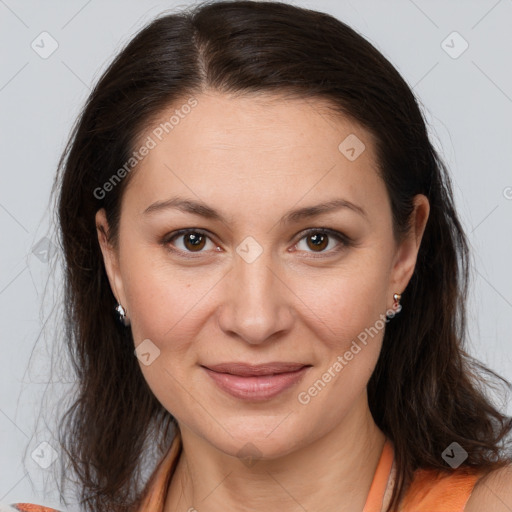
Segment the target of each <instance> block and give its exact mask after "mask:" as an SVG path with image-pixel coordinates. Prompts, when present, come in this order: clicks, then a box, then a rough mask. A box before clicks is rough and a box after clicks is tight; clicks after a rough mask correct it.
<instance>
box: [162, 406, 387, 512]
mask: <svg viewBox="0 0 512 512" xmlns="http://www.w3.org/2000/svg"><path fill="white" fill-rule="evenodd" d="M361 404H362V405H361V406H359V407H358V409H355V410H352V411H351V412H350V414H349V415H347V417H345V418H344V420H343V422H342V424H340V425H338V426H337V427H336V428H335V429H334V430H332V431H330V432H329V433H328V434H327V435H325V436H323V437H321V438H319V439H316V440H315V441H313V442H311V443H310V444H307V445H305V446H304V447H302V448H300V449H297V450H296V451H294V452H292V453H290V454H288V455H286V456H283V457H279V458H276V459H272V460H258V461H257V462H255V463H254V464H253V465H249V464H248V465H244V464H242V463H241V462H240V460H239V459H238V458H235V457H232V456H230V455H227V454H225V453H224V452H222V451H220V450H218V449H217V448H215V447H214V446H212V445H211V444H209V443H208V442H207V441H205V440H204V439H203V438H200V437H198V436H196V435H195V434H194V433H193V432H192V431H190V430H189V429H187V428H186V427H185V428H183V426H181V425H180V431H181V435H182V442H183V451H182V455H181V457H180V460H179V462H178V465H177V467H176V471H175V473H174V476H173V478H172V481H171V485H170V487H169V491H168V495H167V500H166V503H165V508H164V511H165V512H171V511H172V512H195V511H200V512H221V511H222V512H224V511H225V510H237V511H241V512H246V511H247V512H248V511H255V510H264V511H265V512H278V511H279V512H288V511H290V512H291V511H297V510H301V509H302V510H315V511H319V512H353V511H361V510H363V507H364V504H365V502H366V498H367V495H368V492H369V490H370V486H371V483H372V481H373V476H374V474H375V470H376V468H377V464H378V461H379V458H380V455H381V453H382V449H383V446H384V443H385V440H386V438H385V436H384V434H383V432H382V431H381V430H380V429H379V428H378V427H377V426H376V424H375V422H374V421H373V418H372V416H371V413H370V410H369V408H368V404H367V401H366V400H363V401H361Z"/></svg>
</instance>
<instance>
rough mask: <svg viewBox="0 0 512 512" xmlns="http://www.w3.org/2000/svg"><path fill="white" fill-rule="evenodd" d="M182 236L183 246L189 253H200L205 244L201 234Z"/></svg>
mask: <svg viewBox="0 0 512 512" xmlns="http://www.w3.org/2000/svg"><path fill="white" fill-rule="evenodd" d="M182 236H183V245H184V246H185V247H186V248H187V249H188V250H189V251H191V252H196V251H200V250H201V249H202V248H203V247H204V246H205V243H206V237H205V236H204V235H202V234H201V233H188V234H186V235H182Z"/></svg>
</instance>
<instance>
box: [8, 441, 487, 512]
mask: <svg viewBox="0 0 512 512" xmlns="http://www.w3.org/2000/svg"><path fill="white" fill-rule="evenodd" d="M181 450H182V443H181V435H180V433H179V431H177V433H176V436H175V438H174V440H173V442H172V443H171V446H170V447H169V450H168V451H167V453H166V454H165V456H164V457H163V458H162V460H161V461H160V463H159V464H158V466H157V468H156V469H155V471H154V472H153V474H152V475H151V478H150V479H149V481H148V483H147V485H146V492H145V497H144V498H143V501H142V504H141V506H140V507H139V509H138V512H163V509H164V504H165V499H166V495H167V489H168V488H169V484H170V481H171V478H172V475H173V473H174V471H175V469H176V465H177V463H178V460H179V457H180V454H181ZM395 473H396V469H395V461H394V448H393V443H392V441H391V440H390V439H387V440H386V442H385V444H384V447H383V449H382V453H381V456H380V458H379V462H378V463H377V468H376V470H375V474H374V477H373V480H372V484H371V486H370V491H369V493H368V497H367V499H366V504H365V506H364V509H363V512H381V511H384V510H385V509H386V508H387V506H388V504H389V502H390V499H391V494H392V491H393V485H394V482H395ZM479 477H480V471H479V470H478V469H475V468H468V467H461V468H459V469H456V470H452V471H449V470H446V471H437V470H434V469H418V470H416V472H415V473H414V478H413V481H412V483H411V485H410V486H409V488H408V489H407V492H406V494H405V496H404V498H403V499H402V502H401V503H400V506H399V507H398V509H397V510H394V512H463V511H464V507H465V505H466V502H467V501H468V499H469V497H470V495H471V492H472V491H473V487H474V486H475V483H476V482H477V480H478V478H479ZM12 507H13V508H12V510H13V511H22V512H57V511H54V510H53V509H49V508H46V507H42V506H38V505H33V504H29V503H17V504H14V505H12ZM3 510H11V508H10V507H7V508H5V509H4V508H2V505H0V511H3Z"/></svg>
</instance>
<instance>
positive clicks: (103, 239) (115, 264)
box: [96, 208, 126, 308]
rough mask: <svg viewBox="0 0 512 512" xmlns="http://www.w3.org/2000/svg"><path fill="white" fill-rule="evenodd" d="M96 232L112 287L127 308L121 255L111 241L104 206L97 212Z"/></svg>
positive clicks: (117, 298) (120, 301)
mask: <svg viewBox="0 0 512 512" xmlns="http://www.w3.org/2000/svg"><path fill="white" fill-rule="evenodd" d="M96 232H97V234H98V241H99V243H100V249H101V252H102V254H103V263H104V264H105V270H106V272H107V276H108V280H109V282H110V288H111V289H112V293H113V294H114V297H115V298H116V300H117V301H118V302H119V303H121V304H122V305H123V307H125V308H126V297H125V294H124V288H123V281H122V279H121V273H120V270H119V255H118V251H117V249H116V248H115V247H114V246H113V245H112V243H111V241H110V237H109V232H110V228H109V225H108V221H107V216H106V213H105V209H104V208H102V209H101V210H98V211H97V212H96Z"/></svg>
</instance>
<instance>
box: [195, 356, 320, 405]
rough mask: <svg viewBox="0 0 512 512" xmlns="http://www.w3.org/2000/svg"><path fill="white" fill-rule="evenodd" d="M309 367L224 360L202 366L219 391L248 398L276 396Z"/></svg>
mask: <svg viewBox="0 0 512 512" xmlns="http://www.w3.org/2000/svg"><path fill="white" fill-rule="evenodd" d="M310 367H311V365H305V364H302V363H265V364H260V365H250V364H246V363H223V364H217V365H208V366H202V368H203V369H204V370H205V372H206V373H207V374H208V375H209V377H210V378H211V379H212V380H213V382H214V383H215V384H216V385H217V387H218V388H219V389H220V390H222V391H223V392H225V393H227V394H228V395H230V396H232V397H235V398H239V399H242V400H250V401H262V400H270V399H271V398H273V397H276V396H277V395H279V394H280V393H282V392H283V391H285V390H286V389H289V388H291V387H292V386H294V385H296V384H297V383H298V382H300V381H301V380H302V379H303V377H304V375H305V373H306V372H307V370H308V369H309V368H310Z"/></svg>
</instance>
